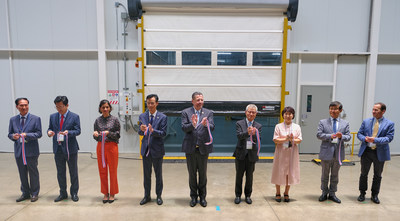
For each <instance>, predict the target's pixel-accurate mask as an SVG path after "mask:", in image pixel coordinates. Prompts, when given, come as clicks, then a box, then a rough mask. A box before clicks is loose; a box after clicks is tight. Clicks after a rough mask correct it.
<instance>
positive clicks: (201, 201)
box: [200, 198, 207, 207]
mask: <svg viewBox="0 0 400 221" xmlns="http://www.w3.org/2000/svg"><path fill="white" fill-rule="evenodd" d="M200 205H201V206H202V207H206V206H207V201H206V199H205V198H202V199H200Z"/></svg>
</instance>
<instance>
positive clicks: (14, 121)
mask: <svg viewBox="0 0 400 221" xmlns="http://www.w3.org/2000/svg"><path fill="white" fill-rule="evenodd" d="M20 120H21V118H20V115H17V116H14V117H12V118H10V124H9V127H8V138H9V139H10V140H12V141H14V155H15V158H17V157H21V156H22V145H21V142H19V139H17V140H14V139H13V134H15V133H19V134H20V133H26V137H25V155H26V156H27V157H35V156H39V154H40V153H39V142H38V139H39V138H41V137H42V123H41V121H40V117H38V116H35V115H33V114H30V113H28V115H27V118H26V120H25V125H24V127H23V128H21V124H20Z"/></svg>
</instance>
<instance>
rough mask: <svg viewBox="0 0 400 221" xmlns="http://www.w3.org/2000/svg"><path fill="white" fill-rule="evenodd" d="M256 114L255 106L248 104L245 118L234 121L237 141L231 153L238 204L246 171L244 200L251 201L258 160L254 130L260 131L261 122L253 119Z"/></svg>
mask: <svg viewBox="0 0 400 221" xmlns="http://www.w3.org/2000/svg"><path fill="white" fill-rule="evenodd" d="M256 115H257V106H256V105H254V104H249V105H247V107H246V118H245V119H243V120H239V121H238V122H236V136H237V138H238V142H237V145H236V150H235V152H234V153H233V156H234V157H235V166H236V184H235V195H236V197H235V203H236V204H239V203H240V201H241V198H240V197H241V195H242V183H243V175H244V173H245V172H246V185H245V187H244V195H245V201H246V203H248V204H251V203H252V200H251V198H250V196H251V192H252V190H253V172H254V169H255V164H256V161H258V147H259V145H261V144H260V143H259V141H257V135H256V132H257V130H258V132H259V134H260V133H261V124H259V123H257V122H256V121H254V119H255V118H256Z"/></svg>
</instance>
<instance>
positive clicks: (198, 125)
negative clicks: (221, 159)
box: [182, 92, 215, 207]
mask: <svg viewBox="0 0 400 221" xmlns="http://www.w3.org/2000/svg"><path fill="white" fill-rule="evenodd" d="M192 104H193V107H189V108H186V109H185V110H183V111H182V130H183V131H184V132H185V133H186V134H185V138H184V139H183V143H182V152H185V153H186V163H187V168H188V172H189V187H190V197H191V201H190V206H191V207H194V206H195V205H196V204H197V202H198V201H197V198H198V197H200V205H201V206H203V207H206V206H207V201H206V195H207V189H206V186H207V160H208V154H209V153H211V152H212V150H213V145H212V136H211V131H213V130H214V127H215V126H214V119H213V112H212V111H211V110H208V109H206V108H203V105H204V99H203V94H202V93H201V92H194V93H193V94H192ZM197 173H199V181H198V182H197Z"/></svg>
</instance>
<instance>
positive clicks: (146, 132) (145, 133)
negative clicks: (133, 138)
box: [144, 127, 151, 157]
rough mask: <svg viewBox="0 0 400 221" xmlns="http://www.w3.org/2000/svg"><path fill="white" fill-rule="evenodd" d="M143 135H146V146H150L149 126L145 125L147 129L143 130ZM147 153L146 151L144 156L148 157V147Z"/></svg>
mask: <svg viewBox="0 0 400 221" xmlns="http://www.w3.org/2000/svg"><path fill="white" fill-rule="evenodd" d="M147 134H148V136H147ZM144 136H147V148H150V145H149V144H150V136H151V132H150V130H149V127H147V130H146V131H145V132H144ZM146 152H147V153H146V157H148V156H149V153H150V150H149V149H147V151H146Z"/></svg>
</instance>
